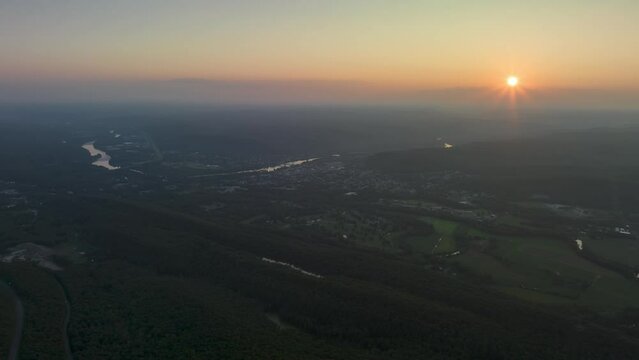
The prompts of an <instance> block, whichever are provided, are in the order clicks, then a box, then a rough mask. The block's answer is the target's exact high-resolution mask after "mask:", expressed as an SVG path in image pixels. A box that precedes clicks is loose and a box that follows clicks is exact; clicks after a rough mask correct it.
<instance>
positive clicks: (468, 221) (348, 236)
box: [0, 112, 639, 359]
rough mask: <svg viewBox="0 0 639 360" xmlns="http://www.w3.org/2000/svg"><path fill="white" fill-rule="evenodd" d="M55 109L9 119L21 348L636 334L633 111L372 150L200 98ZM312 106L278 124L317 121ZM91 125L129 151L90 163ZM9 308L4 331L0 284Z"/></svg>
mask: <svg viewBox="0 0 639 360" xmlns="http://www.w3.org/2000/svg"><path fill="white" fill-rule="evenodd" d="M295 114H296V115H298V113H295ZM48 115H51V116H52V118H53V120H50V122H42V121H40V122H37V121H34V122H24V123H22V122H16V121H4V122H2V121H0V126H1V127H2V130H3V131H2V132H0V136H2V137H3V141H2V142H0V154H1V155H0V167H2V169H3V170H4V169H7V170H8V171H6V172H5V171H3V172H2V173H0V259H1V260H2V262H0V279H1V280H3V281H4V282H5V283H7V284H11V288H12V289H13V290H14V291H15V293H16V294H17V295H18V296H19V298H20V300H21V302H22V304H23V305H24V315H25V321H24V330H23V339H22V344H21V346H20V358H21V359H35V358H37V359H64V358H70V357H71V356H72V357H73V358H74V359H175V358H180V359H416V358H417V359H418V358H432V359H449V358H456V359H457V358H459V359H482V358H483V359H499V358H502V359H514V358H516V359H539V358H543V359H584V358H588V359H633V358H636V354H637V353H639V333H637V330H636V329H637V327H636V324H637V323H638V322H639V316H638V315H637V313H638V310H637V308H636V300H637V299H639V281H637V280H636V278H635V277H636V273H637V272H639V260H637V259H639V258H637V256H636V254H635V253H636V252H637V251H638V250H637V249H639V245H637V244H639V243H638V242H637V239H636V238H635V235H634V232H635V231H634V229H635V228H636V226H637V225H636V224H637V223H638V222H637V213H636V210H635V209H636V204H637V203H636V202H633V201H634V200H633V197H632V196H634V195H630V197H623V199H622V197H617V198H615V197H614V196H612V195H614V194H615V191H619V190H620V189H625V188H626V187H628V188H631V187H632V186H635V187H636V186H637V185H639V183H637V181H636V178H635V177H634V171H635V170H634V168H633V166H634V165H632V164H634V162H636V160H633V159H631V158H632V156H629V155H628V154H629V153H632V152H635V153H637V151H636V150H639V149H636V150H635V149H634V146H635V145H634V144H633V143H632V141H630V138H631V137H630V135H628V134H630V133H631V131H630V130H629V131H624V132H615V131H590V132H581V133H568V134H557V135H552V136H546V137H542V138H538V139H532V140H512V141H509V142H504V141H495V142H483V143H479V144H468V145H457V144H456V146H455V147H454V148H452V149H447V150H443V149H441V148H433V149H430V150H419V151H409V152H394V153H385V154H380V155H376V156H372V157H369V156H368V155H362V154H361V153H355V154H350V153H342V154H340V155H341V156H336V155H337V154H334V153H333V152H329V151H328V150H326V148H328V145H327V144H329V142H328V141H325V140H322V139H316V140H314V141H315V142H313V143H310V144H309V145H308V147H307V148H305V150H303V151H298V150H296V149H299V148H304V143H305V142H310V140H308V139H309V137H308V136H306V137H305V136H301V137H300V139H306V140H304V141H301V140H300V139H297V140H296V141H294V142H291V143H290V144H284V143H282V141H281V138H277V139H275V140H269V139H268V138H265V139H263V140H261V142H257V141H256V140H255V139H256V138H257V136H256V135H259V134H248V133H246V132H245V130H246V129H245V128H242V126H244V125H242V126H239V125H238V126H239V127H238V128H235V127H233V126H231V125H229V124H230V123H224V124H225V125H220V124H217V125H215V126H211V127H207V126H205V124H204V123H205V122H204V121H203V120H202V119H198V120H197V121H194V122H192V123H188V124H187V123H183V122H180V123H176V122H170V121H168V120H167V115H157V119H155V120H154V121H150V120H149V121H140V122H132V121H131V118H130V115H127V116H124V115H123V116H122V118H120V119H109V121H99V120H92V121H87V122H86V123H82V122H79V121H71V122H70V124H68V125H64V124H65V123H66V122H67V119H66V118H65V117H64V116H61V115H60V113H58V112H52V113H51V114H48ZM54 115H55V116H54ZM58 116H59V117H60V119H57V117H58ZM199 116H201V115H199ZM234 116H235V117H237V116H239V115H238V114H236V113H235V114H231V115H229V117H231V118H233V117H234ZM288 116H292V115H291V114H288ZM72 120H73V119H72ZM251 121H254V120H251ZM251 121H249V122H248V123H249V124H250V123H251ZM178 125H179V126H178ZM260 126H263V127H264V128H265V127H266V126H264V125H260ZM299 126H300V127H301V130H300V129H290V128H289V129H287V130H286V131H288V133H286V134H288V135H291V134H296V133H301V134H306V135H309V134H312V133H314V131H315V130H313V129H314V128H313V127H309V128H304V127H303V126H301V125H299ZM229 128H232V129H233V130H232V131H231V130H229ZM239 128H242V129H241V130H238V129H239ZM248 128H250V126H248ZM260 129H263V128H260ZM441 129H442V128H437V127H436V128H435V130H441ZM264 131H266V130H264ZM269 131H270V132H268V133H269V134H275V133H276V132H277V131H275V130H274V129H271V130H269ZM348 131H354V129H353V128H348ZM633 131H634V130H633ZM229 132H231V133H233V134H234V136H233V137H231V138H226V137H225V136H223V134H226V133H229ZM329 133H330V132H329ZM31 134H33V136H35V137H36V138H37V141H35V142H34V141H30V138H29V135H31ZM634 134H635V135H636V134H637V132H636V131H635V132H634ZM116 135H117V136H116ZM288 135H287V136H288ZM431 135H432V134H431ZM431 135H429V136H431ZM364 137H365V136H364ZM432 137H433V136H431V138H432ZM211 139H216V140H219V141H211ZM224 139H226V140H224ZM561 139H564V140H561ZM566 139H567V140H566ZM87 141H96V147H98V148H100V149H101V150H104V151H106V152H108V153H109V154H110V155H111V156H112V160H113V162H112V163H113V164H115V165H118V166H121V169H119V170H115V171H108V170H106V169H103V168H99V167H97V166H91V165H90V163H91V161H92V159H90V157H89V156H88V153H87V152H86V151H85V150H83V149H82V148H80V146H81V145H82V144H84V143H85V142H87ZM225 141H226V142H225ZM362 141H363V140H362ZM565 141H568V142H565ZM208 143H210V144H209V145H207V144H208ZM566 144H570V146H566ZM320 145H321V146H320ZM360 145H361V144H360ZM369 145H370V144H369ZM585 145H588V146H585ZM287 146H290V147H288V148H287ZM358 146H359V145H358ZM370 146H372V145H370ZM591 146H597V148H598V149H599V151H595V150H593V149H590V147H591ZM609 147H610V149H612V150H611V152H610V155H606V154H607V153H606V152H605V151H603V150H605V149H608V148H609ZM320 148H325V149H324V150H317V149H320ZM238 149H242V150H243V152H239V151H237V150H238ZM343 149H344V148H342V150H343ZM380 149H381V148H380ZM561 149H563V151H560V150H561ZM287 154H288V155H287ZM500 154H502V155H500ZM504 154H506V155H504ZM500 156H501V157H500ZM606 156H613V157H615V159H610V161H607V160H606V158H605V157H606ZM314 157H318V158H319V159H318V160H315V161H313V162H309V163H306V164H304V165H299V166H292V167H290V168H283V169H281V170H277V171H273V172H255V173H240V174H232V172H233V171H235V170H247V169H259V168H263V167H265V166H273V165H276V164H279V163H282V162H286V161H292V160H300V159H308V158H314ZM490 159H499V160H498V161H497V160H494V161H493V160H490ZM624 163H626V165H627V166H624ZM568 164H570V166H572V167H570V168H569V167H568ZM637 165H639V164H637ZM489 167H490V169H489ZM489 170H490V171H489ZM572 170H574V172H573V171H572ZM553 179H556V180H557V182H553ZM562 179H563V180H562ZM576 179H579V181H577V180H576ZM602 179H604V180H606V181H608V182H607V184H608V186H602V187H600V191H599V193H596V194H595V193H594V192H595V191H594V189H595V187H596V186H600V185H601V182H600V181H603V180H602ZM615 189H616V190H615ZM633 191H636V190H633ZM602 192H605V194H601V193H602ZM604 199H616V200H614V202H609V201H604ZM633 204H634V205H635V207H634V208H633ZM618 228H623V231H624V232H625V231H626V230H628V231H629V232H630V234H624V233H622V232H620V231H618ZM577 239H579V240H581V241H582V243H581V245H582V248H581V249H580V248H579V247H578V245H577V242H576V241H575V240H577ZM0 290H1V288H0ZM0 311H1V314H2V317H0V344H2V346H3V349H4V348H8V341H10V340H8V339H9V337H10V335H11V332H12V329H13V326H14V323H15V319H14V316H15V314H14V308H13V304H12V303H11V301H10V298H9V297H7V294H5V293H3V292H2V291H0ZM5 314H6V315H5ZM4 353H6V351H4V350H3V351H2V354H4Z"/></svg>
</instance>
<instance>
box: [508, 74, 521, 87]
mask: <svg viewBox="0 0 639 360" xmlns="http://www.w3.org/2000/svg"><path fill="white" fill-rule="evenodd" d="M506 84H508V86H510V87H515V86H517V84H519V78H518V77H516V76H512V75H511V76H509V77H508V78H507V79H506Z"/></svg>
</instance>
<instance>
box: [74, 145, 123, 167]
mask: <svg viewBox="0 0 639 360" xmlns="http://www.w3.org/2000/svg"><path fill="white" fill-rule="evenodd" d="M94 144H95V141H90V142H88V143H86V144H84V145H82V148H83V149H84V150H86V151H88V152H89V155H91V157H94V156H99V158H98V159H97V160H95V161H94V162H92V163H91V165H95V166H100V167H103V168H105V169H107V170H117V169H119V168H120V167H119V166H113V165H111V156H110V155H109V154H107V153H106V152H104V151H102V150H100V149H97V148H96V147H95V146H94Z"/></svg>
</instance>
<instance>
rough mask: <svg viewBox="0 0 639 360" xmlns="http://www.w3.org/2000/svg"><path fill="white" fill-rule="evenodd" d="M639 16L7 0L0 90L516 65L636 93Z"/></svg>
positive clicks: (593, 8)
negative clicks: (0, 87) (0, 86)
mask: <svg viewBox="0 0 639 360" xmlns="http://www.w3.org/2000/svg"><path fill="white" fill-rule="evenodd" d="M638 18H639V1H637V0H605V1H604V0H534V1H532V0H531V1H523V0H522V1H513V0H465V1H462V0H404V1H401V0H388V1H382V0H365V1H364V0H361V1H360V0H315V1H312V0H218V1H214V0H206V1H205V0H191V1H189V0H185V1H168V0H129V1H123V0H109V1H89V0H56V1H50V0H0V48H1V49H2V51H0V85H2V87H3V89H0V100H3V99H4V100H6V101H10V100H18V99H22V100H24V99H29V98H30V97H32V98H33V99H38V100H41V99H46V98H47V97H48V96H49V95H50V96H51V97H52V98H55V99H61V100H64V99H67V100H72V99H73V98H74V97H79V98H82V97H84V98H86V97H87V96H89V97H90V96H95V97H96V99H98V100H99V99H101V98H105V99H107V98H112V99H115V98H117V95H118V94H123V93H126V94H127V96H132V97H135V96H137V97H139V98H143V99H144V98H149V99H153V98H158V99H161V100H170V99H171V96H176V97H180V96H182V97H186V98H189V97H190V96H193V95H198V98H197V99H196V98H193V100H197V101H207V96H212V97H216V96H218V97H219V98H218V100H219V99H220V98H222V99H226V98H227V97H232V98H237V97H242V96H245V100H246V102H250V100H251V99H253V98H255V99H257V98H259V96H258V95H259V94H258V95H256V93H255V92H256V91H257V92H258V93H259V91H260V89H262V90H261V91H262V93H266V94H267V95H268V94H270V95H272V94H273V92H271V91H270V90H271V86H272V87H273V89H274V93H276V94H277V95H278V99H280V100H285V99H286V98H287V96H288V97H291V98H295V96H298V97H299V96H300V94H302V96H303V97H304V98H305V99H307V100H309V101H313V100H314V99H315V98H317V99H319V100H327V101H330V96H328V98H326V99H324V98H323V97H325V96H327V94H328V95H330V94H339V97H342V98H343V97H346V98H352V99H366V98H375V97H377V98H380V97H381V98H384V97H388V98H389V99H395V98H401V97H402V94H411V96H413V97H414V95H415V94H421V95H423V94H425V93H432V92H439V95H438V96H443V95H442V93H441V91H444V93H446V92H447V91H448V90H450V89H457V90H459V89H476V88H486V89H497V88H499V87H500V86H502V85H503V81H504V78H505V77H506V76H507V75H508V74H510V73H515V74H517V75H519V76H520V78H521V84H522V88H523V89H529V90H530V91H531V92H534V91H541V90H544V91H550V90H549V89H552V91H559V92H561V93H565V92H566V91H568V90H567V89H579V90H580V91H581V93H582V94H583V93H592V92H593V91H594V92H597V93H601V92H605V93H606V94H608V95H606V96H603V98H610V99H619V98H620V97H619V96H621V98H623V97H624V96H625V97H626V98H632V97H633V96H634V95H636V94H637V93H638V92H637V89H639V21H638ZM176 79H180V81H178V82H179V84H177V88H178V89H179V90H175V88H176V81H175V80H176ZM184 79H189V81H184ZM193 79H197V80H199V81H193ZM167 84H169V85H170V86H166V85H167ZM253 84H255V85H256V86H257V88H253V87H252V85H253ZM288 84H290V85H291V87H287V85H288ZM203 85H206V86H205V87H206V88H207V89H209V90H210V89H211V88H213V90H211V91H202V86H203ZM193 86H195V87H193ZM227 86H230V87H232V89H230V90H229V88H228V87H227ZM158 88H164V89H165V90H160V91H161V92H162V94H163V95H162V96H159V95H158V94H156V93H155V92H154V91H158ZM186 88H188V90H186ZM54 89H58V91H55V90H54ZM125 89H126V90H128V91H124V90H125ZM243 89H244V90H243ZM558 89H559V90H558ZM152 90H153V91H152ZM533 90H534V91H533ZM176 91H177V92H176ZM180 91H181V92H180ZM220 91H221V92H223V93H224V96H222V95H220ZM177 93H180V94H181V95H177ZM455 93H457V94H458V93H460V91H455ZM613 93H614V94H616V95H611V94H613ZM172 94H176V95H172ZM158 96H159V97H158ZM409 97H410V96H409ZM267 98H268V96H267ZM599 99H602V97H601V96H599ZM319 100H318V101H319ZM266 101H268V99H266ZM238 102H241V101H238Z"/></svg>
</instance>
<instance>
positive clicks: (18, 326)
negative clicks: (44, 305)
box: [0, 281, 24, 360]
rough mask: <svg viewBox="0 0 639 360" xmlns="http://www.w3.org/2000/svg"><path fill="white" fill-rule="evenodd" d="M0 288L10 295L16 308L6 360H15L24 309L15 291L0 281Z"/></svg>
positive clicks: (20, 336)
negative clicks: (13, 329) (13, 327)
mask: <svg viewBox="0 0 639 360" xmlns="http://www.w3.org/2000/svg"><path fill="white" fill-rule="evenodd" d="M0 287H2V288H4V289H6V291H7V293H8V294H10V295H11V298H12V299H13V302H14V303H15V306H16V308H15V309H16V326H15V331H14V334H13V340H11V348H10V350H9V357H8V360H17V359H18V352H19V351H20V342H21V341H22V329H23V328H24V307H23V306H22V301H20V298H19V297H18V295H17V294H16V293H15V291H13V288H11V286H9V285H7V284H5V283H4V282H3V281H0Z"/></svg>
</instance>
